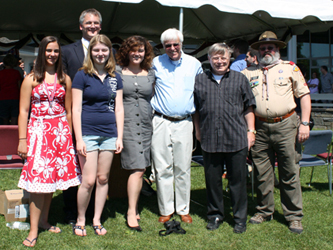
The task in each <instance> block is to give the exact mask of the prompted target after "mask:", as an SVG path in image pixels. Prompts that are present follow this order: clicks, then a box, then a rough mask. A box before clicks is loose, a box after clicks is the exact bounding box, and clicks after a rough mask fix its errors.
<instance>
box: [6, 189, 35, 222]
mask: <svg viewBox="0 0 333 250" xmlns="http://www.w3.org/2000/svg"><path fill="white" fill-rule="evenodd" d="M29 197H30V195H29V193H28V192H27V191H25V190H21V189H14V190H7V191H2V190H0V213H1V214H3V215H4V216H5V220H6V221H8V222H9V221H26V220H27V219H28V217H29Z"/></svg>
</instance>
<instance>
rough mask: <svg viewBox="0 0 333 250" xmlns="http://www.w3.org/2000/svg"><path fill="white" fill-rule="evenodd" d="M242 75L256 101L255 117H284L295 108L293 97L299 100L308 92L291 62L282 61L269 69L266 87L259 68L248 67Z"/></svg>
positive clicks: (262, 72)
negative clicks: (248, 83) (247, 81)
mask: <svg viewBox="0 0 333 250" xmlns="http://www.w3.org/2000/svg"><path fill="white" fill-rule="evenodd" d="M242 73H243V74H244V75H245V76H246V77H247V78H248V80H249V82H250V85H251V88H252V92H253V95H254V97H255V99H256V106H257V107H256V109H255V114H256V116H260V117H264V118H275V117H279V116H284V115H286V114H288V113H289V112H291V111H292V110H294V109H295V108H296V103H295V101H294V96H296V97H297V98H299V97H302V96H303V95H305V94H308V93H309V92H310V91H309V88H308V87H307V84H306V82H305V79H304V77H303V75H302V73H301V71H300V69H299V68H298V67H297V65H296V64H294V63H293V62H289V61H282V62H281V63H280V64H277V65H275V66H273V67H272V68H269V69H268V72H267V78H266V79H267V82H268V84H267V85H266V84H265V83H263V81H264V79H265V77H264V69H263V68H261V67H260V66H251V67H248V68H246V69H244V70H243V71H242ZM267 87H268V89H267Z"/></svg>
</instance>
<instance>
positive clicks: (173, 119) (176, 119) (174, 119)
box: [154, 111, 191, 122]
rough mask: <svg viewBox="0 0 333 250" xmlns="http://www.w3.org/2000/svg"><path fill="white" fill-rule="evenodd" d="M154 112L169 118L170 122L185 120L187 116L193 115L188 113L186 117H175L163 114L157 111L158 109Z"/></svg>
mask: <svg viewBox="0 0 333 250" xmlns="http://www.w3.org/2000/svg"><path fill="white" fill-rule="evenodd" d="M154 114H155V115H158V116H160V117H162V118H164V119H167V120H169V121H170V122H179V121H183V120H185V119H187V118H189V117H190V116H191V115H187V116H185V117H180V118H175V117H170V116H166V115H163V114H162V113H160V112H157V111H155V112H154Z"/></svg>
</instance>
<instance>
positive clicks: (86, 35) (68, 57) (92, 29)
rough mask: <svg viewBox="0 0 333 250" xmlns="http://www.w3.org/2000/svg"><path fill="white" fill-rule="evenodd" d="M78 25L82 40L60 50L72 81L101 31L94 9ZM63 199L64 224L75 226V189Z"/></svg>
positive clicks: (67, 191) (70, 190)
mask: <svg viewBox="0 0 333 250" xmlns="http://www.w3.org/2000/svg"><path fill="white" fill-rule="evenodd" d="M79 23H80V30H81V31H82V38H81V39H80V40H79V41H77V42H75V43H72V44H69V45H66V46H63V47H62V48H61V49H62V55H61V56H62V63H63V66H64V71H65V72H66V73H67V75H69V77H70V78H71V80H72V81H73V79H74V76H75V74H76V73H77V71H78V70H79V68H81V67H82V65H83V60H84V58H85V56H86V55H87V52H88V47H89V42H90V40H91V38H93V37H94V36H95V35H97V34H99V32H100V31H101V26H102V16H101V14H100V13H99V11H97V10H96V9H87V10H84V11H83V12H82V13H81V15H80V18H79ZM94 190H95V189H94ZM93 192H94V191H93ZM92 196H93V197H94V194H92ZM63 197H64V203H65V208H64V210H65V222H66V223H71V224H72V223H74V224H75V223H76V219H77V218H76V214H77V200H76V199H77V198H76V197H77V187H71V188H69V189H67V190H65V191H64V192H63ZM90 200H91V201H94V200H95V199H93V198H92V199H90ZM93 203H94V202H92V205H90V207H89V208H88V213H91V210H93ZM89 211H90V212H89ZM92 214H93V213H92Z"/></svg>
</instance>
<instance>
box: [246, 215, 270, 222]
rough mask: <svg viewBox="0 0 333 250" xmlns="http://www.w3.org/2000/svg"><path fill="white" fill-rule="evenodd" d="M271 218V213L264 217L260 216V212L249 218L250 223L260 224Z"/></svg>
mask: <svg viewBox="0 0 333 250" xmlns="http://www.w3.org/2000/svg"><path fill="white" fill-rule="evenodd" d="M272 219H273V215H272V214H271V215H268V216H266V217H264V216H262V215H261V214H258V213H256V214H255V215H254V216H252V218H251V219H250V220H249V222H250V223H251V224H261V223H263V222H264V221H270V220H272Z"/></svg>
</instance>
